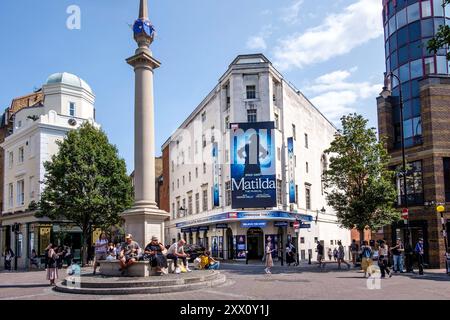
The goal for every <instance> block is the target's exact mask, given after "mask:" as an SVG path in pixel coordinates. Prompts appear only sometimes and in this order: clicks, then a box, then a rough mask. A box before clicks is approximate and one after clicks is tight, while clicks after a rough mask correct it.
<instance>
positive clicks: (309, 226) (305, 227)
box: [300, 223, 311, 229]
mask: <svg viewBox="0 0 450 320" xmlns="http://www.w3.org/2000/svg"><path fill="white" fill-rule="evenodd" d="M300 228H301V229H309V228H311V224H309V223H302V225H301V226H300Z"/></svg>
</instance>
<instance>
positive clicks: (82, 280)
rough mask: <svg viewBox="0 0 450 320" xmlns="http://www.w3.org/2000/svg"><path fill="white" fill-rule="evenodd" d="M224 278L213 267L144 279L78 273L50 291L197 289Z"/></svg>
mask: <svg viewBox="0 0 450 320" xmlns="http://www.w3.org/2000/svg"><path fill="white" fill-rule="evenodd" d="M68 279H69V280H68ZM225 281H226V277H225V275H223V274H221V273H220V272H219V271H215V270H202V271H200V270H199V271H193V272H190V273H181V274H168V275H164V276H151V277H145V278H136V277H105V276H101V275H98V276H94V275H82V276H81V277H79V278H78V279H76V282H75V283H73V282H71V279H70V278H66V279H64V280H62V281H60V282H58V283H57V285H56V286H55V287H54V290H55V291H58V292H64V293H74V294H101V295H120V294H152V293H167V292H177V291H184V290H187V289H188V290H197V289H201V288H205V287H213V286H217V285H220V284H222V283H224V282H225Z"/></svg>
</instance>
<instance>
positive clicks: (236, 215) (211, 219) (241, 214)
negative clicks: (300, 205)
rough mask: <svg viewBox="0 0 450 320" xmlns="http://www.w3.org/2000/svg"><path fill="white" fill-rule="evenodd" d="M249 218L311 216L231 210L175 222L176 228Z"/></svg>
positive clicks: (302, 218)
mask: <svg viewBox="0 0 450 320" xmlns="http://www.w3.org/2000/svg"><path fill="white" fill-rule="evenodd" d="M251 220H265V221H271V220H274V221H302V222H310V221H313V217H312V216H310V215H307V214H299V213H295V212H288V211H266V210H262V211H233V212H224V213H219V214H215V215H211V216H208V217H202V218H197V219H192V220H189V221H184V222H180V223H177V224H176V227H177V228H186V227H194V226H201V225H210V224H214V223H227V222H239V221H251Z"/></svg>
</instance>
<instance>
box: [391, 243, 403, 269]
mask: <svg viewBox="0 0 450 320" xmlns="http://www.w3.org/2000/svg"><path fill="white" fill-rule="evenodd" d="M404 251H405V248H404V247H403V243H402V241H401V240H400V239H397V242H396V244H395V246H394V247H393V248H392V249H391V253H392V257H393V259H394V266H393V269H394V272H395V273H397V272H399V271H400V273H403V256H402V255H403V252H404Z"/></svg>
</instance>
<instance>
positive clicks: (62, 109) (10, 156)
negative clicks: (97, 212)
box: [1, 73, 95, 268]
mask: <svg viewBox="0 0 450 320" xmlns="http://www.w3.org/2000/svg"><path fill="white" fill-rule="evenodd" d="M42 90H43V94H44V102H43V105H38V106H35V107H28V108H24V109H21V110H20V111H18V112H17V113H16V114H15V115H14V126H13V132H12V134H10V135H9V136H8V137H6V138H5V141H4V142H3V143H2V144H1V147H2V148H3V149H4V151H5V163H4V168H5V169H4V188H5V189H4V190H5V191H4V195H3V197H4V199H5V201H4V202H3V203H4V205H3V208H2V217H1V220H2V226H3V230H4V232H5V227H6V226H12V225H13V224H16V223H20V224H21V225H20V228H21V229H20V233H18V234H14V233H11V241H10V244H11V247H12V249H13V251H14V250H17V251H19V253H21V257H20V258H19V260H18V267H19V268H21V267H25V266H26V263H27V261H28V259H27V257H28V255H29V253H30V252H31V249H33V248H34V249H36V251H38V249H39V251H42V248H40V247H39V236H40V234H39V230H40V229H39V227H38V226H37V223H38V222H39V221H41V222H42V221H44V220H45V219H36V218H35V217H34V215H33V212H32V211H30V210H29V209H28V208H29V205H30V203H31V202H33V201H35V202H38V201H39V198H40V194H41V192H42V191H43V187H44V186H43V184H41V183H40V182H42V181H43V180H44V175H45V168H44V162H45V161H50V160H51V157H52V156H53V155H54V154H56V153H57V152H58V146H57V144H56V142H57V141H58V140H59V141H61V140H63V139H64V137H65V136H66V134H67V132H69V130H72V129H76V128H78V127H79V126H80V125H81V124H82V123H83V122H85V121H90V122H91V123H94V124H95V122H94V117H95V112H94V101H95V97H94V94H93V93H92V90H91V88H90V87H89V86H88V85H87V84H86V83H85V82H84V81H83V80H81V79H80V78H78V77H77V76H74V75H71V74H68V73H60V74H54V75H52V76H50V77H49V79H48V80H47V83H46V84H45V85H43V87H42ZM55 229H56V228H55ZM31 234H32V236H31ZM2 237H5V235H2ZM18 237H20V241H16V240H17V239H16V238H18ZM4 242H5V239H2V241H1V243H4ZM18 246H19V247H18ZM2 249H3V248H2ZM38 253H39V252H38Z"/></svg>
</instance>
